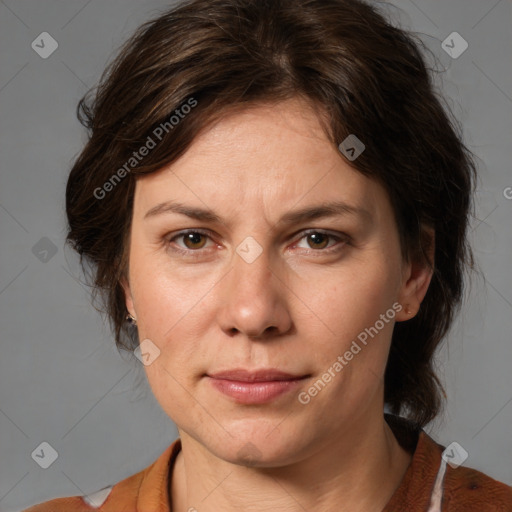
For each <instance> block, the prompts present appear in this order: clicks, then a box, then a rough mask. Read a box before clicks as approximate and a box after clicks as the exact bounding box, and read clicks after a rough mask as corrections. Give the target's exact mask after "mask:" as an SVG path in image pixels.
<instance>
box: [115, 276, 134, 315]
mask: <svg viewBox="0 0 512 512" xmlns="http://www.w3.org/2000/svg"><path fill="white" fill-rule="evenodd" d="M119 283H120V284H121V287H122V288H123V291H124V297H125V305H126V311H127V315H128V314H129V315H131V317H132V318H133V319H136V318H137V316H136V314H135V305H134V301H133V297H132V292H131V288H130V283H129V282H128V279H127V277H126V276H123V277H122V278H121V279H120V281H119Z"/></svg>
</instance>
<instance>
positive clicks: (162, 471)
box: [23, 439, 181, 512]
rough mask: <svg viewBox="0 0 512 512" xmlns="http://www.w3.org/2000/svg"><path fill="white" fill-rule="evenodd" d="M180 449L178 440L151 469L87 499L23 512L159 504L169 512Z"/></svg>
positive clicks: (115, 510)
mask: <svg viewBox="0 0 512 512" xmlns="http://www.w3.org/2000/svg"><path fill="white" fill-rule="evenodd" d="M180 449H181V443H180V440H179V439H177V440H176V441H175V442H174V443H172V444H171V445H170V446H169V447H168V448H167V449H166V450H165V451H164V452H163V453H162V454H161V455H160V456H159V457H158V459H157V460H155V461H154V462H153V463H152V464H151V465H150V466H148V467H147V468H145V469H143V470H142V471H140V472H138V473H136V474H134V475H132V476H130V477H128V478H126V479H124V480H122V481H120V482H118V483H117V484H115V485H113V486H108V487H105V488H103V489H101V490H100V491H97V492H95V493H93V494H89V495H87V496H71V497H66V498H56V499H53V500H50V501H45V502H44V503H40V504H38V505H34V506H33V507H30V508H28V509H25V510H23V512H92V511H94V510H96V511H98V512H119V511H120V510H138V505H140V504H147V503H151V504H153V503H154V504H156V505H157V507H159V508H156V509H155V510H158V511H159V512H160V511H164V510H168V503H169V500H168V496H167V492H168V481H169V477H170V474H171V473H170V472H171V471H172V465H173V462H174V460H175V459H176V456H177V454H178V452H179V451H180Z"/></svg>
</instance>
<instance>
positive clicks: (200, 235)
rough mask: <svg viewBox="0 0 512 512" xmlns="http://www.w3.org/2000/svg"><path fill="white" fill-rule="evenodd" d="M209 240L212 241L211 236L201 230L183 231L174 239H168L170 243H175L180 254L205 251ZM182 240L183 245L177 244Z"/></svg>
mask: <svg viewBox="0 0 512 512" xmlns="http://www.w3.org/2000/svg"><path fill="white" fill-rule="evenodd" d="M207 239H210V240H211V238H210V236H209V235H208V234H207V233H205V232H203V231H199V230H197V229H196V230H190V231H182V232H181V233H178V234H177V235H175V236H173V237H172V238H170V239H168V243H169V244H171V243H175V244H176V245H177V246H178V248H176V250H177V251H178V252H181V251H184V252H189V251H196V250H198V249H203V248H204V247H205V246H206V242H207ZM178 240H180V241H182V242H183V245H180V244H178V243H177V241H178Z"/></svg>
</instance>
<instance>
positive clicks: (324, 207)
mask: <svg viewBox="0 0 512 512" xmlns="http://www.w3.org/2000/svg"><path fill="white" fill-rule="evenodd" d="M169 213H178V214H180V215H185V216H187V217H190V218H191V219H195V220H198V221H202V222H210V223H222V224H223V223H224V221H223V219H222V218H221V217H220V216H219V215H217V214H216V213H215V212H213V211H212V210H210V209H208V208H198V207H192V206H187V205H184V204H182V203H179V202H173V201H166V202H164V203H160V204H157V205H156V206H154V207H153V208H151V209H150V210H148V211H147V212H146V214H145V215H144V220H145V219H148V218H151V217H156V216H158V215H163V214H169ZM342 215H351V216H359V217H361V218H362V220H364V221H367V222H368V221H370V220H371V219H372V215H371V214H370V212H369V211H368V210H365V209H364V208H361V207H358V206H353V205H350V204H347V203H345V202H343V201H331V202H328V203H323V204H320V205H315V206H308V207H305V208H301V209H300V210H295V211H292V212H288V213H285V214H284V215H283V216H282V217H281V219H280V220H279V222H278V225H291V224H299V223H302V222H307V221H312V220H315V219H321V218H325V217H334V216H342Z"/></svg>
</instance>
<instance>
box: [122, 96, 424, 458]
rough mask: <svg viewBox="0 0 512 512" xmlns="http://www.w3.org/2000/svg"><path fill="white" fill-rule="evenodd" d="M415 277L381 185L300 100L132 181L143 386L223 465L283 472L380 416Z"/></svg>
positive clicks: (135, 307) (218, 131) (130, 291)
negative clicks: (353, 163)
mask: <svg viewBox="0 0 512 512" xmlns="http://www.w3.org/2000/svg"><path fill="white" fill-rule="evenodd" d="M183 122H186V120H184V121H183ZM357 136H358V137H359V138H360V139H362V141H363V142H364V143H365V144H366V145H369V144H371V140H365V139H364V134H357ZM334 203H336V205H337V206H335V207H333V208H332V209H331V212H330V213H328V214H327V213H326V211H324V210H323V209H324V208H325V207H326V205H331V206H332V205H334ZM178 205H179V209H181V213H180V211H178ZM186 211H188V212H189V214H186V213H185V212H186ZM308 212H309V213H308ZM315 212H316V213H315ZM322 212H323V214H322ZM185 230H187V231H190V232H192V234H190V233H189V234H188V235H185V234H184V233H183V232H184V231H185ZM414 279H415V276H414V275H413V271H412V270H411V265H408V264H405V263H404V262H403V261H402V259H401V253H400V246H399V237H398V232H397V227H396V223H395V220H394V216H393V212H392V208H391V204H390V202H389V199H388V197H387V194H386V192H385V190H384V189H383V188H382V187H381V186H380V185H379V184H378V183H376V182H374V181H372V180H370V179H368V178H366V177H364V176H363V175H361V174H360V173H358V172H356V171H354V170H353V169H352V168H351V167H350V165H349V164H348V162H347V161H346V160H344V157H343V156H342V155H341V153H340V152H339V151H338V149H337V148H336V147H334V146H333V145H332V144H331V143H330V142H329V141H328V140H327V138H326V137H325V135H324V133H323V132H322V130H321V128H320V124H319V122H318V120H317V117H316V115H315V113H314V112H313V111H312V110H310V109H309V107H307V106H306V105H305V104H304V103H302V102H299V100H290V101H288V102H284V103H280V104H278V105H274V106H258V107H254V108H253V109H251V110H248V111H244V112H243V113H237V114H232V115H230V116H229V117H226V118H224V119H223V120H222V121H220V122H219V123H218V124H216V125H215V126H214V127H213V128H211V129H209V130H207V131H205V132H204V133H203V134H202V135H201V136H199V137H198V138H196V140H195V141H194V143H193V145H192V146H191V147H190V149H189V150H188V151H187V152H186V154H185V155H184V156H182V157H181V158H180V159H179V160H178V161H176V162H175V163H173V164H172V165H171V166H169V167H168V168H164V169H162V170H160V171H158V172H156V173H153V174H150V175H147V176H144V177H142V178H140V179H139V180H138V181H137V185H136V190H135V198H134V211H133V223H132V227H131V241H130V248H129V275H128V281H129V283H126V284H125V290H126V297H127V300H126V304H127V308H128V310H129V311H130V312H131V313H132V314H133V315H134V316H135V317H136V318H137V324H138V329H139V337H140V340H150V341H143V342H142V346H141V348H142V352H143V353H145V354H147V355H146V356H145V357H146V362H147V363H149V364H147V365H145V371H146V372H147V377H148V381H149V383H150V385H151V388H152V390H153V392H154V394H155V396H156V398H157V400H158V402H159V403H160V405H161V407H162V408H163V409H164V411H165V412H166V413H167V414H168V415H169V417H170V418H171V419H172V420H173V421H174V422H175V423H176V425H177V426H178V428H179V430H180V434H181V435H182V436H183V435H187V436H188V437H189V438H192V439H194V440H195V442H197V443H199V444H200V445H201V446H203V447H205V448H206V449H207V450H208V451H209V452H210V453H213V454H214V455H215V456H217V457H220V458H222V459H224V460H227V461H230V462H235V463H236V462H241V463H242V462H243V461H247V460H249V459H252V463H253V464H256V465H258V464H259V465H266V466H279V465H284V464H287V463H291V462H293V461H297V460H300V459H301V458H303V457H306V456H307V455H308V454H311V453H313V452H314V451H315V450H318V449H320V447H321V446H322V444H324V445H325V443H327V442H328V440H329V439H331V440H332V439H336V438H340V436H343V435H344V433H345V434H348V433H349V432H351V430H350V429H351V428H352V427H353V426H354V425H358V424H359V425H361V424H362V423H364V421H366V420H368V419H369V418H370V417H372V418H374V417H375V414H376V413H378V414H379V415H382V400H383V375H384V369H385V364H386V360H387V355H388V350H389V345H390V340H391V333H392V329H393V324H394V322H395V321H396V320H403V319H405V317H404V312H403V310H402V311H400V312H398V310H400V309H401V308H402V306H401V305H405V304H407V303H410V304H411V306H412V309H414V308H415V307H416V303H415V300H416V299H417V295H418V283H417V282H416V281H414ZM427 285H428V283H427ZM420 292H421V290H420ZM420 300H421V299H420ZM400 304H401V305H400ZM393 305H395V306H394V308H393ZM370 333H371V334H370ZM365 334H366V340H365ZM363 340H365V343H364V342H363ZM354 342H355V344H354ZM357 347H359V349H358V348H357ZM234 370H237V371H238V370H242V371H241V372H237V371H234ZM243 370H245V373H244V372H243ZM230 372H231V373H230ZM277 372H283V373H284V374H289V375H288V376H286V375H283V374H278V373H277ZM219 374H224V375H219ZM215 376H217V378H216V377H215ZM290 376H293V377H295V380H292V378H291V377H290ZM329 377H330V378H329ZM279 379H284V380H279ZM239 381H244V382H239ZM256 381H259V382H256ZM345 442H346V439H345Z"/></svg>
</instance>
